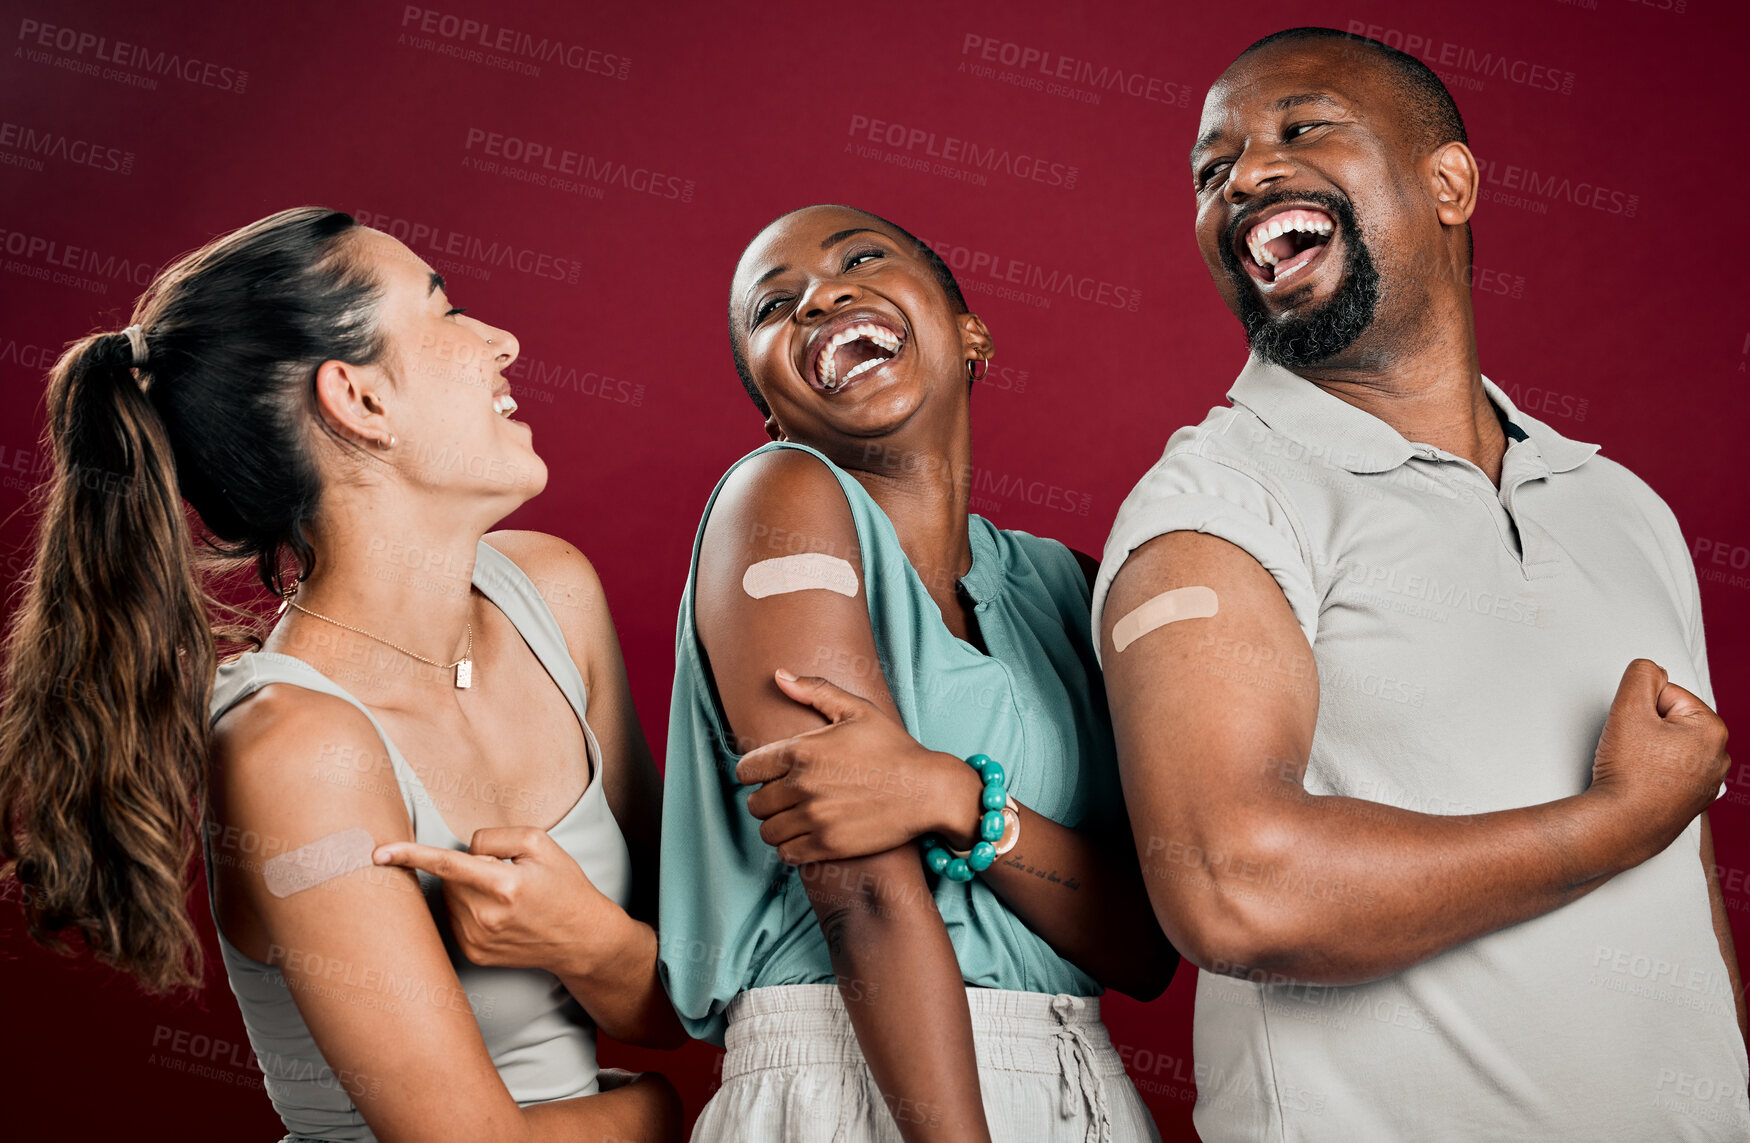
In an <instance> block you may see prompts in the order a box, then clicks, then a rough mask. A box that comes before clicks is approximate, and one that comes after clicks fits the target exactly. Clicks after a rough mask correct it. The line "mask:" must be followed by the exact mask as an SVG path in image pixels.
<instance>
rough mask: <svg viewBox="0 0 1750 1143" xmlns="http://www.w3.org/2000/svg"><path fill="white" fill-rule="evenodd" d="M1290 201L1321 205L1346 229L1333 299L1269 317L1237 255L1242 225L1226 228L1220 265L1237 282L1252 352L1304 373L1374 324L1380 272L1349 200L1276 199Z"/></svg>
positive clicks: (1317, 196) (1252, 214)
mask: <svg viewBox="0 0 1750 1143" xmlns="http://www.w3.org/2000/svg"><path fill="white" fill-rule="evenodd" d="M1290 199H1292V200H1293V201H1296V202H1308V203H1313V204H1315V205H1317V206H1318V207H1319V208H1320V209H1322V210H1324V211H1325V212H1326V213H1327V214H1329V215H1330V216H1331V217H1332V218H1333V219H1335V220H1336V222H1337V225H1338V226H1340V227H1341V228H1342V234H1343V250H1344V254H1343V277H1342V280H1341V282H1339V283H1338V285H1337V292H1336V293H1335V294H1333V295H1332V296H1331V299H1330V300H1329V301H1327V302H1325V303H1324V304H1323V305H1320V306H1317V307H1316V308H1313V309H1310V310H1308V309H1302V310H1301V311H1300V312H1298V313H1294V314H1291V315H1284V316H1281V317H1271V316H1270V313H1269V312H1268V311H1267V310H1265V308H1264V301H1263V298H1262V297H1261V296H1260V295H1259V293H1258V287H1257V280H1256V279H1255V278H1253V277H1252V276H1251V275H1250V274H1248V273H1246V270H1245V267H1244V266H1241V265H1240V259H1239V255H1238V254H1236V253H1235V252H1234V238H1235V236H1236V235H1237V233H1238V230H1239V226H1238V225H1234V226H1230V227H1228V233H1227V235H1226V236H1225V241H1223V242H1222V244H1221V264H1222V265H1223V266H1224V267H1225V268H1226V269H1227V272H1228V275H1229V277H1231V278H1232V279H1233V282H1234V286H1235V295H1236V296H1237V297H1238V298H1239V302H1240V312H1239V319H1240V324H1241V325H1243V326H1244V327H1245V329H1246V341H1247V342H1248V343H1250V345H1251V347H1252V352H1253V353H1254V354H1256V355H1257V356H1258V357H1259V358H1260V359H1262V360H1264V361H1268V362H1270V363H1272V364H1274V365H1280V366H1282V367H1283V368H1285V369H1303V368H1305V367H1307V366H1310V365H1317V364H1319V363H1320V362H1322V361H1327V360H1329V359H1330V358H1332V357H1335V356H1336V355H1337V354H1339V353H1341V352H1343V351H1344V350H1345V349H1348V348H1349V347H1350V346H1351V345H1353V344H1354V343H1355V339H1356V338H1358V337H1360V336H1361V335H1362V333H1364V332H1366V330H1367V327H1368V326H1370V325H1372V324H1373V311H1374V307H1375V306H1376V305H1377V304H1378V302H1379V271H1378V270H1377V269H1375V268H1374V265H1373V259H1372V258H1371V257H1369V256H1368V253H1367V243H1366V242H1365V241H1364V240H1363V239H1362V236H1361V225H1360V224H1359V223H1358V222H1356V220H1355V212H1354V211H1353V210H1351V209H1350V208H1349V200H1348V199H1346V198H1343V197H1341V196H1339V195H1336V194H1331V193H1329V192H1324V191H1321V192H1318V193H1314V194H1300V195H1292V196H1290V195H1283V196H1281V199H1280V200H1278V201H1289V200H1290ZM1272 205H1274V202H1273V201H1269V200H1266V201H1265V202H1263V203H1261V204H1259V206H1258V207H1256V208H1255V209H1253V210H1251V211H1249V212H1248V214H1247V217H1248V218H1256V217H1257V216H1258V215H1259V214H1260V213H1261V212H1262V211H1264V210H1268V209H1269V208H1270V207H1271V206H1272ZM1245 225H1248V226H1249V225H1250V223H1246V224H1245Z"/></svg>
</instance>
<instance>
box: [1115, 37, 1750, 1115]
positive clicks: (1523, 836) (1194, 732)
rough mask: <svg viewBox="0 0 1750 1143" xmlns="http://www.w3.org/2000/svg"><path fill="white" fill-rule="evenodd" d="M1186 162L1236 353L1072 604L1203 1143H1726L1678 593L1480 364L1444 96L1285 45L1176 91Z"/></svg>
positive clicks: (1291, 41) (1701, 737)
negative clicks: (1174, 962)
mask: <svg viewBox="0 0 1750 1143" xmlns="http://www.w3.org/2000/svg"><path fill="white" fill-rule="evenodd" d="M1191 172H1192V181H1193V185H1194V188H1195V194H1196V203H1197V224H1196V229H1197V240H1198V244H1199V247H1200V248H1201V250H1202V254H1203V259H1204V262H1205V263H1206V264H1207V266H1208V268H1209V271H1210V275H1211V277H1212V278H1213V279H1214V282H1215V285H1216V289H1217V290H1218V291H1219V292H1220V294H1221V296H1222V299H1223V300H1224V301H1225V302H1226V303H1227V306H1228V308H1229V309H1230V310H1231V311H1233V313H1234V315H1235V316H1236V317H1238V318H1239V319H1240V322H1241V324H1242V325H1243V326H1244V328H1245V330H1246V335H1247V338H1248V340H1249V341H1250V344H1251V353H1252V356H1251V360H1250V361H1249V362H1248V363H1247V365H1246V367H1245V369H1244V370H1243V371H1242V372H1241V374H1240V377H1239V380H1238V381H1237V382H1235V384H1234V385H1233V387H1232V389H1230V390H1229V392H1228V397H1229V398H1230V400H1231V401H1232V406H1231V407H1228V408H1217V409H1214V410H1211V412H1210V414H1209V416H1208V418H1207V419H1206V420H1205V421H1204V422H1203V423H1202V424H1201V425H1197V426H1192V427H1188V428H1184V429H1181V430H1180V431H1179V432H1177V433H1175V434H1174V435H1173V437H1172V439H1171V440H1170V441H1169V443H1168V445H1167V450H1166V454H1165V456H1163V457H1162V459H1161V460H1160V462H1159V463H1157V464H1156V465H1155V467H1154V468H1153V469H1151V470H1150V471H1149V472H1148V473H1147V474H1146V475H1145V476H1144V477H1143V479H1142V481H1141V482H1140V483H1139V484H1138V485H1137V487H1136V490H1135V491H1134V492H1133V493H1132V494H1131V495H1130V498H1129V499H1128V500H1126V501H1125V503H1124V506H1123V507H1122V508H1121V509H1120V510H1119V514H1118V519H1117V521H1116V522H1115V523H1114V525H1113V529H1112V535H1111V538H1110V539H1109V540H1108V542H1107V546H1106V554H1105V562H1104V564H1103V565H1102V567H1101V571H1100V577H1099V581H1098V583H1097V584H1096V586H1095V591H1094V605H1093V610H1094V623H1095V627H1094V630H1095V633H1096V637H1097V639H1098V640H1099V642H1098V643H1097V646H1099V647H1100V649H1101V652H1102V661H1103V663H1104V665H1105V668H1106V678H1107V683H1108V687H1109V690H1110V694H1111V700H1112V713H1113V723H1114V727H1115V730H1116V732H1117V739H1118V746H1119V765H1120V771H1121V773H1122V775H1123V781H1124V792H1125V801H1126V804H1127V805H1128V806H1129V809H1130V814H1131V821H1132V827H1133V830H1134V832H1135V834H1136V835H1137V836H1138V837H1140V838H1146V839H1148V840H1147V841H1146V842H1145V849H1144V853H1143V858H1144V863H1143V869H1144V874H1145V877H1146V879H1147V880H1148V884H1149V893H1150V897H1151V899H1152V901H1153V903H1154V908H1155V913H1156V915H1157V916H1158V918H1159V919H1160V921H1161V924H1162V927H1163V928H1164V929H1165V930H1166V932H1167V934H1168V935H1169V936H1170V937H1172V939H1173V940H1174V942H1175V944H1177V945H1178V947H1179V948H1181V949H1182V950H1184V953H1185V956H1186V957H1187V958H1188V959H1190V960H1192V961H1194V962H1195V963H1196V964H1198V965H1199V966H1200V967H1201V968H1203V969H1204V970H1205V971H1204V972H1203V973H1202V974H1201V975H1200V976H1199V978H1198V993H1197V1010H1196V1039H1195V1043H1196V1052H1197V1061H1196V1064H1197V1074H1198V1078H1199V1082H1198V1103H1197V1110H1196V1124H1197V1129H1198V1133H1199V1135H1200V1136H1201V1137H1202V1138H1203V1139H1204V1140H1205V1141H1207V1143H1234V1141H1239V1140H1255V1139H1265V1138H1268V1139H1275V1140H1296V1141H1299V1143H1347V1141H1350V1140H1355V1139H1368V1140H1373V1139H1382V1140H1386V1139H1390V1140H1396V1139H1539V1140H1557V1139H1559V1140H1572V1141H1575V1143H1580V1141H1583V1140H1584V1141H1595V1140H1603V1139H1609V1140H1623V1141H1625V1143H1626V1141H1630V1140H1635V1141H1639V1140H1651V1139H1659V1140H1674V1139H1684V1140H1703V1139H1706V1140H1725V1139H1734V1140H1742V1139H1745V1138H1750V1108H1747V1107H1746V1099H1745V1086H1746V1061H1745V1051H1744V1042H1743V1034H1742V1021H1743V1009H1742V999H1741V997H1742V991H1741V989H1740V988H1739V987H1738V975H1737V961H1736V957H1735V955H1734V952H1733V948H1732V943H1731V934H1730V929H1729V927H1728V926H1727V924H1726V918H1725V913H1724V900H1723V898H1722V896H1721V894H1720V892H1719V886H1718V880H1717V875H1716V873H1715V870H1714V866H1713V854H1712V841H1711V835H1710V833H1709V831H1708V825H1707V817H1706V809H1707V807H1708V805H1709V804H1710V802H1711V801H1712V799H1713V798H1714V796H1715V795H1716V793H1718V792H1720V791H1721V790H1723V787H1722V786H1721V785H1720V783H1721V781H1722V779H1723V778H1724V776H1725V774H1726V772H1727V770H1728V768H1729V763H1730V759H1729V758H1728V757H1727V755H1726V753H1725V726H1724V724H1723V723H1722V722H1721V721H1720V719H1719V718H1718V716H1716V715H1715V714H1714V712H1713V711H1712V710H1711V709H1710V704H1711V701H1712V696H1711V691H1710V688H1709V683H1708V667H1707V654H1706V649H1705V646H1704V641H1703V637H1702V627H1701V612H1700V599H1699V594H1698V591H1697V585H1696V577H1695V573H1694V570H1693V569H1692V567H1691V565H1690V559H1689V553H1688V549H1687V546H1686V544H1685V542H1684V539H1683V535H1682V532H1681V531H1680V530H1679V528H1678V526H1677V522H1676V520H1675V519H1674V518H1673V516H1672V514H1671V510H1670V509H1669V508H1668V507H1666V505H1665V503H1664V502H1663V501H1662V500H1660V499H1659V498H1658V496H1656V495H1655V494H1654V493H1653V492H1652V491H1651V490H1650V489H1649V488H1647V486H1646V485H1645V484H1643V483H1642V482H1641V481H1640V480H1638V479H1637V478H1636V477H1635V476H1634V475H1633V474H1632V473H1630V472H1629V471H1628V470H1627V469H1625V468H1623V467H1622V466H1620V465H1618V464H1615V463H1614V462H1612V461H1610V460H1608V459H1605V458H1603V457H1599V456H1596V455H1594V454H1595V453H1596V451H1597V446H1596V445H1587V444H1581V443H1579V442H1576V441H1571V440H1568V439H1566V438H1564V437H1562V436H1561V435H1560V434H1558V433H1556V432H1555V430H1553V429H1551V428H1550V427H1549V426H1548V425H1545V424H1544V423H1542V422H1541V421H1538V420H1536V419H1535V418H1533V417H1530V416H1527V415H1526V414H1525V413H1523V412H1521V411H1520V410H1518V409H1516V408H1515V407H1514V406H1513V404H1512V402H1511V401H1510V400H1508V398H1507V397H1506V395H1505V394H1504V393H1503V392H1502V391H1501V389H1500V388H1499V387H1497V386H1496V385H1494V383H1493V382H1491V381H1489V380H1488V379H1487V378H1486V377H1484V376H1483V374H1482V372H1481V369H1480V365H1479V360H1480V358H1479V352H1478V348H1477V343H1476V337H1475V330H1474V323H1473V320H1472V314H1471V299H1470V289H1469V282H1470V267H1471V246H1472V243H1471V234H1470V220H1471V213H1472V211H1473V209H1474V207H1475V205H1476V201H1477V192H1478V184H1479V179H1478V168H1477V164H1476V160H1475V158H1474V157H1473V156H1472V155H1471V152H1470V149H1469V147H1468V145H1467V143H1466V135H1465V130H1464V125H1463V122H1462V120H1461V119H1460V118H1459V115H1458V110H1457V108H1456V107H1455V106H1454V105H1453V103H1452V100H1451V97H1450V95H1448V93H1447V92H1446V90H1445V88H1444V87H1443V86H1442V85H1441V83H1440V80H1439V79H1438V77H1436V76H1435V75H1434V74H1433V73H1432V72H1431V71H1429V69H1428V68H1427V67H1426V66H1425V65H1424V64H1422V63H1421V62H1420V61H1418V60H1416V59H1414V58H1413V57H1410V56H1407V55H1404V54H1403V53H1401V52H1396V51H1393V50H1392V49H1391V48H1389V47H1386V46H1385V45H1384V44H1380V43H1377V42H1375V41H1372V40H1366V39H1361V38H1358V37H1353V36H1346V35H1345V34H1343V33H1341V32H1336V31H1333V30H1330V29H1321V28H1301V29H1294V30H1291V31H1289V32H1285V33H1281V34H1279V35H1277V36H1272V37H1270V38H1268V39H1265V40H1262V41H1260V42H1259V43H1257V44H1254V45H1253V46H1252V47H1251V48H1248V49H1247V50H1246V51H1245V52H1244V53H1242V54H1241V55H1240V57H1239V58H1238V59H1237V60H1236V61H1235V62H1234V63H1233V64H1232V65H1231V66H1230V67H1229V68H1228V69H1227V71H1226V72H1225V73H1223V75H1222V76H1221V78H1220V79H1219V80H1217V82H1216V84H1215V85H1214V87H1212V88H1211V89H1210V92H1209V95H1208V98H1207V100H1206V101H1205V103H1204V107H1203V118H1202V123H1201V127H1200V135H1199V138H1198V140H1197V143H1196V146H1195V147H1194V149H1193V150H1192V152H1191ZM1190 602H1195V603H1196V604H1197V606H1196V607H1195V608H1193V607H1191V606H1190ZM1655 664H1657V665H1655ZM1667 672H1668V673H1667ZM1613 695H1614V698H1613V697H1612V696H1613ZM1735 1004H1736V1007H1737V1012H1736V1017H1737V1019H1736V1020H1734V1006H1735ZM1698 1083H1699V1084H1700V1085H1701V1086H1702V1087H1704V1088H1705V1090H1707V1091H1709V1092H1712V1093H1717V1095H1718V1100H1717V1101H1714V1102H1711V1103H1710V1105H1708V1106H1705V1107H1702V1108H1701V1110H1702V1111H1703V1112H1705V1114H1692V1111H1694V1110H1695V1109H1696V1107H1697V1106H1698V1105H1697V1104H1695V1102H1694V1101H1692V1100H1690V1099H1688V1097H1687V1096H1685V1097H1684V1098H1683V1099H1681V1100H1674V1097H1676V1096H1678V1095H1680V1094H1682V1093H1684V1092H1686V1091H1687V1092H1693V1091H1694V1090H1695V1088H1696V1086H1697V1084H1698Z"/></svg>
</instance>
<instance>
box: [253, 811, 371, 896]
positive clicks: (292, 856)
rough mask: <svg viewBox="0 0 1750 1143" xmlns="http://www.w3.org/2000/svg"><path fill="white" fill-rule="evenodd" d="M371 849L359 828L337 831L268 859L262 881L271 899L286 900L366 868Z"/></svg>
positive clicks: (367, 832)
mask: <svg viewBox="0 0 1750 1143" xmlns="http://www.w3.org/2000/svg"><path fill="white" fill-rule="evenodd" d="M375 848H376V842H375V841H373V840H372V839H371V831H370V830H368V829H365V828H364V827H362V826H360V827H355V828H353V829H347V830H341V831H340V832H339V833H331V834H329V835H328V836H327V837H319V838H317V839H316V840H315V841H313V842H311V843H310V844H309V845H304V846H299V847H298V848H297V849H294V850H291V851H290V852H288V853H282V854H280V855H279V856H278V857H272V858H269V859H268V860H267V861H265V862H263V863H262V866H261V876H262V880H264V881H266V882H267V891H268V892H269V893H272V894H273V895H274V896H275V897H290V896H291V895H292V894H293V893H302V892H303V891H304V890H306V889H314V888H315V887H316V886H318V885H320V884H322V883H323V882H324V881H332V880H334V879H335V878H336V877H340V876H342V875H343V874H347V873H351V872H352V871H353V870H355V869H368V868H370V867H371V864H372V863H371V851H372V850H374V849H375Z"/></svg>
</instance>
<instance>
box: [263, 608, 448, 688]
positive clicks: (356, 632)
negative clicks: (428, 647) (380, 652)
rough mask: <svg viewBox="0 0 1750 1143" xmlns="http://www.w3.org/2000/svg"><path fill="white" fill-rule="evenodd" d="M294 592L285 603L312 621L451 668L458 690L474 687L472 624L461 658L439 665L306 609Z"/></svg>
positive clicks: (365, 632) (428, 663)
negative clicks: (344, 630) (295, 597)
mask: <svg viewBox="0 0 1750 1143" xmlns="http://www.w3.org/2000/svg"><path fill="white" fill-rule="evenodd" d="M296 592H297V588H293V589H292V590H291V591H289V592H287V593H286V602H287V603H288V604H290V605H291V606H293V607H295V608H297V609H298V610H299V611H302V612H303V613H304V614H305V615H308V616H310V617H311V618H312V619H320V620H322V622H324V623H332V624H334V625H335V626H336V627H344V628H346V629H347V630H348V631H351V632H353V633H355V634H358V635H363V636H364V637H365V638H366V639H375V640H376V641H377V642H379V643H381V644H383V646H385V647H393V648H395V650H397V651H399V652H401V653H402V654H403V655H406V656H408V657H410V658H414V659H418V660H419V661H420V662H422V663H425V664H427V665H429V666H433V667H437V668H438V669H440V670H444V671H448V670H450V669H451V668H454V669H455V672H456V687H457V688H458V689H459V690H467V689H468V688H469V687H471V686H473V685H474V657H473V656H474V625H473V624H472V623H470V624H468V648H467V650H465V651H463V652H462V657H461V658H460V659H457V660H456V661H455V662H453V663H440V662H438V661H437V660H436V659H428V658H426V657H425V656H424V655H421V654H419V653H418V652H416V651H409V650H408V649H407V648H405V647H403V646H401V645H400V644H399V643H391V642H389V640H387V639H385V638H383V637H382V636H381V635H373V634H371V633H370V632H369V631H366V630H364V629H363V628H361V627H354V626H353V625H352V624H350V623H342V622H341V621H340V620H338V619H330V618H329V617H328V616H326V615H323V614H321V613H319V612H315V611H311V610H310V609H309V608H308V607H305V606H304V605H303V604H301V603H299V602H298V601H297V600H295V599H293V598H292V596H293V595H294V594H296Z"/></svg>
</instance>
